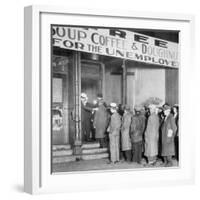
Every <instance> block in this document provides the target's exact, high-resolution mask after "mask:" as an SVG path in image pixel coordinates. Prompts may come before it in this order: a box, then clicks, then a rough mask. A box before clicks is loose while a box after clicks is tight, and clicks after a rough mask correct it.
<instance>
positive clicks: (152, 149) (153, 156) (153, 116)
mask: <svg viewBox="0 0 200 200" xmlns="http://www.w3.org/2000/svg"><path fill="white" fill-rule="evenodd" d="M149 110H150V116H149V118H148V120H147V126H146V130H145V152H144V155H145V156H146V157H147V161H148V164H149V165H154V164H155V163H156V160H157V155H158V139H159V127H160V120H159V117H158V115H157V112H156V105H154V104H151V105H149Z"/></svg>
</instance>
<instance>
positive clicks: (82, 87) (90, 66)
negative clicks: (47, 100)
mask: <svg viewBox="0 0 200 200" xmlns="http://www.w3.org/2000/svg"><path fill="white" fill-rule="evenodd" d="M59 28H61V29H59ZM72 29H73V28H72ZM63 30H65V31H69V29H63V27H60V26H54V27H53V45H52V124H53V125H52V144H55V145H56V144H71V145H73V146H74V149H75V150H74V153H75V154H76V153H79V147H80V146H81V144H82V138H81V102H80V94H81V92H85V93H86V94H87V95H88V98H89V99H88V101H89V102H93V101H94V100H95V99H96V98H97V94H99V93H101V94H102V95H103V99H104V100H105V102H106V103H107V104H109V103H111V102H116V103H117V104H122V105H124V104H128V105H129V106H130V107H131V108H133V107H134V106H135V105H139V104H143V103H144V102H145V101H146V100H147V99H148V98H151V97H155V98H159V99H161V100H162V101H163V102H168V103H169V104H171V105H174V104H178V74H179V63H178V56H177V55H175V54H176V53H177V52H178V48H177V47H178V43H173V42H169V44H167V43H166V42H165V40H156V39H154V42H155V46H156V49H158V47H159V48H160V49H164V50H165V51H162V52H161V54H160V55H161V58H159V56H155V57H153V56H152V55H153V53H152V55H151V56H149V55H147V53H146V54H145V55H142V54H139V53H140V46H138V45H137V44H138V43H140V44H144V45H146V46H143V49H141V52H142V51H143V53H144V51H147V50H145V48H146V47H148V46H147V45H148V44H147V43H149V44H150V43H151V42H152V41H153V39H152V38H151V37H149V36H144V35H143V34H140V33H137V34H136V35H137V36H135V35H134V42H133V41H132V39H130V40H131V43H132V47H133V48H135V49H132V50H134V51H135V52H136V53H135V55H136V58H133V55H131V54H130V51H127V52H125V53H124V51H121V49H123V48H122V47H123V45H124V44H123V41H124V40H122V42H121V43H120V41H118V43H116V41H114V40H113V44H105V43H106V41H104V40H103V39H101V38H103V37H101V38H100V37H97V36H98V35H103V33H104V32H98V30H97V29H96V30H93V31H91V32H88V29H86V30H85V29H81V28H79V29H75V30H82V32H77V41H76V40H75V38H74V39H73V37H72V34H71V35H68V38H66V36H64V32H63ZM108 30H110V29H108ZM59 31H60V32H59ZM58 33H59V34H60V35H59V34H58ZM110 33H111V35H112V36H113V37H114V36H116V38H119V34H121V35H120V36H121V37H122V36H123V32H117V31H115V34H116V35H113V34H114V32H112V31H110ZM117 33H118V35H117ZM126 33H128V34H131V33H129V31H128V32H126ZM86 34H90V37H92V34H93V42H95V43H97V42H98V43H100V41H101V40H102V41H101V43H102V45H103V46H104V47H106V45H111V46H112V47H113V46H114V45H115V47H116V46H117V47H118V48H115V50H116V51H117V50H118V49H119V52H117V53H116V54H113V55H106V53H105V52H104V51H103V50H102V49H101V50H98V51H101V52H99V53H98V52H97V48H98V46H97V45H96V46H93V51H94V52H92V50H91V48H92V46H91V44H90V43H89V42H88V39H87V41H85V43H84V42H83V43H80V41H81V39H85V38H86V37H87V36H86ZM128 34H127V35H128ZM176 34H177V33H176ZM168 35H169V34H168ZM172 35H173V34H172ZM69 36H70V37H71V38H70V37H69ZM74 37H75V36H74ZM63 38H65V39H63ZM105 38H106V37H105ZM61 39H62V45H61ZM70 39H71V40H70ZM126 40H127V41H128V43H129V38H126ZM159 41H160V42H159ZM87 42H88V43H87ZM156 42H157V43H156ZM63 43H65V45H66V46H63ZM86 43H87V44H88V48H90V49H89V50H91V52H89V51H88V50H87V51H86V50H85V49H84V46H83V45H85V44H86ZM107 43H109V42H108V41H107ZM114 43H115V44H114ZM89 45H90V46H89ZM150 47H152V44H151V45H150ZM168 47H169V48H168ZM76 48H78V50H76ZM95 48H96V49H95ZM99 48H100V47H99ZM136 48H138V49H136ZM167 48H168V49H169V51H166V49H167ZM112 49H114V48H112ZM124 49H127V48H124ZM137 50H138V52H139V53H138V52H137ZM105 51H106V50H105ZM149 51H150V50H149ZM109 53H110V52H108V49H107V54H109ZM167 53H168V54H169V53H171V54H170V55H168V54H167ZM110 54H111V53H110ZM125 54H126V56H128V57H129V58H127V57H126V58H125V57H124V56H125ZM164 54H167V55H168V56H171V58H173V59H167V55H166V58H164ZM145 56H146V57H145ZM156 59H157V60H156ZM159 59H160V60H159ZM76 147H77V148H76Z"/></svg>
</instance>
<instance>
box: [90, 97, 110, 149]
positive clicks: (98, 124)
mask: <svg viewBox="0 0 200 200" xmlns="http://www.w3.org/2000/svg"><path fill="white" fill-rule="evenodd" d="M108 123H109V113H108V112H107V108H106V105H105V102H104V101H103V98H102V96H101V95H98V109H97V110H96V112H95V114H94V122H93V126H94V128H95V139H96V140H97V141H99V143H100V147H101V148H102V147H105V137H106V135H105V134H106V129H107V128H108Z"/></svg>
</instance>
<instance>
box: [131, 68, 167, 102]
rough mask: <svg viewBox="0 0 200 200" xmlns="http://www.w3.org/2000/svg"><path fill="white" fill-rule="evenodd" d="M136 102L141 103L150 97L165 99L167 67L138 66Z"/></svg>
mask: <svg viewBox="0 0 200 200" xmlns="http://www.w3.org/2000/svg"><path fill="white" fill-rule="evenodd" d="M135 79H136V81H135V82H136V87H135V88H136V89H135V103H136V104H141V103H143V102H144V101H146V100H147V99H148V98H150V97H157V98H160V99H161V100H163V101H164V100H165V69H158V68H137V70H136V74H135Z"/></svg>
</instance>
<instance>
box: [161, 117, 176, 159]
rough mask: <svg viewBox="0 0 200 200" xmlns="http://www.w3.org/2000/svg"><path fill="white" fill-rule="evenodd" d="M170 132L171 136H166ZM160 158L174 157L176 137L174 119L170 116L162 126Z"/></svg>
mask: <svg viewBox="0 0 200 200" xmlns="http://www.w3.org/2000/svg"><path fill="white" fill-rule="evenodd" d="M170 129H171V130H172V131H173V133H172V136H171V137H169V136H168V131H169V130H170ZM161 130H162V156H173V155H175V144H174V137H175V135H176V130H177V126H176V124H175V119H174V117H173V116H172V115H171V114H170V115H169V116H168V117H167V118H166V119H165V120H164V121H163V124H162V129H161Z"/></svg>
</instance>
